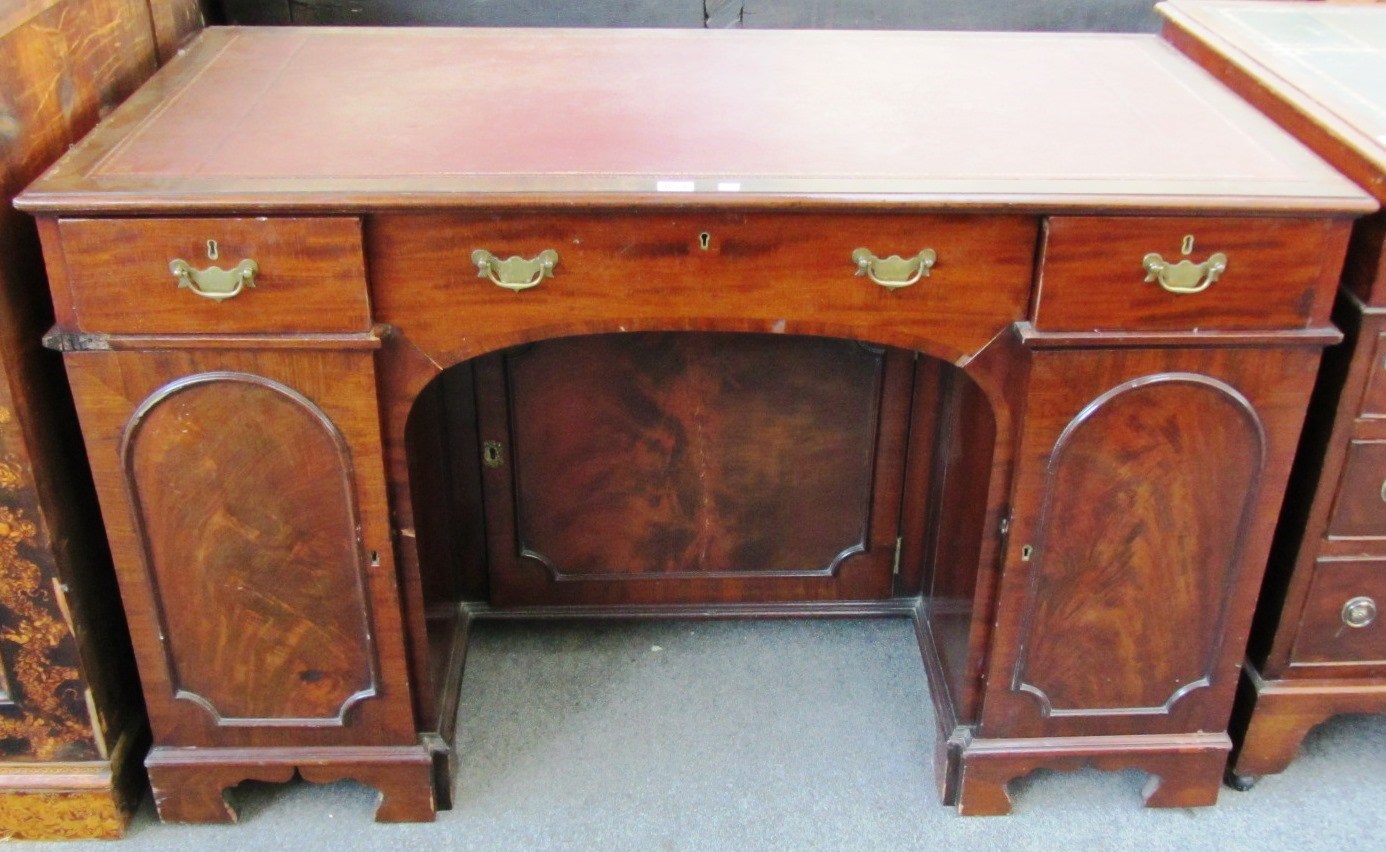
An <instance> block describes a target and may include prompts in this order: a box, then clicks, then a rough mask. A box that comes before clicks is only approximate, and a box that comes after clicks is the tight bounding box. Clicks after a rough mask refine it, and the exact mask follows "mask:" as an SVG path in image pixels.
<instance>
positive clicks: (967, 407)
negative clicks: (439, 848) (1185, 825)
mask: <svg viewBox="0 0 1386 852" xmlns="http://www.w3.org/2000/svg"><path fill="white" fill-rule="evenodd" d="M1094 68H1100V69H1102V70H1103V74H1102V75H1098V76H1094V75H1093V73H1092V71H1093V69H1094ZM709 69H715V70H714V71H713V72H712V73H708V72H709ZM974 71H975V73H974ZM1099 80H1106V81H1109V82H1110V83H1111V85H1110V86H1107V85H1099V83H1098V81H1099ZM807 93H812V95H811V96H809V95H808V94H807ZM22 203H23V205H24V206H25V207H26V208H27V209H28V210H30V211H33V212H34V213H35V214H36V215H37V216H38V218H39V222H40V228H41V230H42V232H43V235H44V244H45V251H46V256H47V261H48V265H49V272H50V276H51V278H52V280H53V282H54V298H55V302H56V304H57V306H58V310H57V314H58V316H57V326H56V328H55V329H54V330H53V332H52V334H50V336H49V342H50V345H52V346H54V347H57V348H61V349H63V350H64V351H65V352H66V353H67V355H66V359H67V364H68V368H69V374H70V377H71V380H72V383H73V388H74V393H75V395H76V398H77V402H78V407H79V409H80V412H81V418H82V428H83V433H84V436H85V438H86V441H87V449H88V453H89V456H90V459H91V462H92V465H93V469H94V471H95V473H96V478H97V481H98V487H99V490H100V494H101V500H102V507H103V510H104V512H105V514H106V520H107V525H108V530H109V534H110V537H111V542H112V545H113V548H114V550H115V552H116V554H117V561H118V566H119V570H120V575H121V592H122V597H123V599H124V602H125V605H126V608H127V611H128V612H129V614H130V619H131V623H132V627H133V630H134V634H135V643H136V649H137V653H138V654H139V656H140V663H141V672H142V676H143V681H144V688H145V694H146V698H147V700H148V702H149V705H150V713H151V717H152V720H153V726H154V731H155V737H156V747H155V749H154V750H153V752H152V753H151V755H150V758H149V761H148V766H149V768H150V774H151V778H152V781H153V784H154V786H155V788H156V791H157V792H158V801H159V805H160V813H161V814H162V815H163V816H164V818H166V819H175V820H220V819H227V818H229V812H228V811H227V809H226V805H225V803H224V801H223V799H222V795H221V793H222V790H223V789H224V788H226V787H227V786H229V785H233V784H235V783H237V782H239V781H241V780H243V779H245V778H259V779H266V780H275V779H286V778H288V777H290V776H291V775H292V774H293V773H294V772H295V771H298V772H300V773H302V774H303V776H304V777H306V778H308V779H309V780H327V779H332V778H339V777H351V778H355V779H357V780H360V781H363V782H365V783H368V784H371V785H374V786H376V787H378V788H379V789H380V790H381V791H382V793H383V795H384V800H383V804H382V807H381V810H380V812H379V817H380V818H381V819H426V818H429V817H430V816H431V814H432V813H433V810H434V808H435V806H436V805H437V804H439V803H440V802H441V803H446V798H447V796H448V795H449V794H450V788H449V783H448V767H449V762H450V759H451V756H450V746H449V743H448V741H449V739H450V731H451V727H452V723H453V718H452V717H453V714H454V712H455V706H456V689H457V683H458V681H459V679H460V677H461V671H462V661H463V659H464V657H465V649H466V640H467V631H468V627H469V625H470V624H471V623H472V622H473V621H474V620H475V619H477V618H542V617H555V616H559V617H586V616H593V617H595V616H602V617H613V616H621V617H669V616H673V617H690V616H695V617H755V616H789V615H798V616H860V615H881V616H892V615H893V616H901V617H910V618H913V619H914V620H915V623H916V625H917V627H918V633H919V638H920V647H921V651H922V652H923V658H924V662H925V669H926V672H927V674H928V677H929V679H930V684H931V690H932V693H933V696H934V699H935V703H936V705H937V708H938V718H939V720H940V731H939V734H938V744H939V745H938V751H937V754H936V766H937V769H938V775H939V781H940V789H941V793H942V797H943V799H944V801H946V802H949V803H957V804H958V805H959V807H960V809H961V810H962V811H963V812H964V813H998V812H1004V811H1006V810H1007V809H1008V808H1009V806H1010V802H1009V797H1008V795H1007V792H1006V784H1007V782H1008V781H1009V780H1010V779H1012V778H1014V777H1018V776H1019V775H1023V774H1025V773H1027V772H1029V771H1031V770H1033V769H1036V768H1040V767H1055V768H1068V767H1073V766H1078V765H1083V764H1086V763H1095V764H1097V765H1098V766H1101V767H1104V768H1118V767H1127V766H1134V767H1138V768H1140V769H1143V770H1145V771H1147V772H1149V773H1151V774H1152V775H1155V776H1157V777H1158V779H1159V782H1158V783H1157V784H1156V785H1154V786H1152V788H1151V792H1150V793H1149V796H1148V802H1149V803H1150V804H1153V805H1178V806H1185V805H1199V804H1208V803H1211V802H1212V801H1213V800H1214V799H1215V798H1216V795H1217V789H1218V784H1219V781H1220V778H1221V774H1222V768H1223V764H1224V763H1225V760H1226V755H1227V752H1228V749H1229V748H1230V741H1229V739H1228V737H1227V735H1226V733H1225V729H1226V722H1227V718H1228V714H1229V712H1230V708H1231V703H1232V698H1233V693H1234V690H1235V687H1236V683H1237V675H1238V669H1239V663H1240V660H1241V657H1242V652H1243V648H1244V644H1245V637H1246V632H1247V629H1248V627H1249V624H1250V618H1251V610H1252V606H1253V604H1254V599H1255V593H1256V589H1257V588H1258V586H1259V584H1260V580H1261V573H1262V566H1263V565H1264V562H1265V559H1266V554H1267V550H1268V548H1269V546H1270V535H1271V530H1272V528H1273V526H1274V522H1275V519H1276V516H1277V513H1278V509H1279V506H1280V503H1281V498H1282V496H1283V494H1284V489H1285V483H1286V477H1287V475H1288V472H1289V465H1290V461H1291V459H1292V456H1293V452H1294V448H1295V445H1296V442H1297V441H1298V438H1299V433H1300V427H1301V424H1302V422H1303V417H1304V412H1305V409H1306V406H1307V403H1308V396H1309V393H1310V390H1311V388H1312V385H1313V381H1312V379H1313V374H1314V371H1315V369H1316V367H1317V364H1318V362H1319V358H1320V352H1321V349H1322V348H1323V347H1324V346H1325V345H1327V344H1330V343H1332V342H1335V341H1336V340H1338V339H1339V337H1340V335H1339V333H1338V331H1337V330H1336V329H1335V328H1334V327H1333V325H1332V324H1331V323H1330V312H1331V310H1332V301H1333V294H1334V291H1335V287H1336V284H1337V280H1338V274H1339V271H1340V267H1341V262H1342V257H1343V252H1344V249H1345V246H1346V241H1347V237H1348V233H1349V229H1350V227H1351V219H1352V218H1353V217H1354V216H1356V215H1359V214H1361V213H1365V212H1369V211H1371V210H1373V209H1375V204H1374V202H1373V201H1372V200H1371V199H1370V198H1369V197H1367V196H1365V195H1363V194H1362V193H1361V192H1360V191H1359V190H1357V189H1356V188H1354V187H1353V186H1352V185H1351V184H1350V183H1348V182H1347V181H1345V180H1343V179H1342V178H1340V177H1338V176H1337V175H1336V174H1334V173H1333V172H1331V171H1330V170H1329V169H1328V168H1327V167H1326V166H1325V165H1324V164H1323V163H1322V162H1321V161H1319V160H1318V159H1317V158H1315V157H1314V156H1313V155H1312V154H1310V153H1309V152H1308V151H1307V150H1306V149H1304V148H1302V147H1300V146H1299V145H1298V144H1297V143H1295V142H1294V141H1293V140H1291V139H1290V138H1289V137H1288V136H1287V135H1285V134H1284V133H1283V132H1281V131H1279V130H1278V129H1276V128H1275V127H1274V125H1273V124H1272V123H1271V122H1269V121H1268V120H1266V119H1265V118H1263V117H1261V116H1259V115H1258V114H1256V113H1255V111H1254V110H1252V109H1251V108H1249V107H1247V106H1245V105H1243V104H1241V103H1240V102H1238V101H1237V100H1236V99H1235V98H1234V97H1233V96H1232V95H1231V94H1230V93H1229V92H1227V91H1225V90H1223V89H1221V88H1220V87H1219V86H1217V85H1216V83H1214V82H1213V81H1212V80H1211V79H1210V78H1208V77H1206V76H1205V75H1204V74H1203V73H1202V72H1200V71H1199V70H1198V69H1197V68H1196V67H1194V66H1193V65H1192V64H1191V63H1189V62H1187V61H1186V60H1184V59H1182V58H1181V57H1179V56H1178V54H1177V53H1176V52H1175V51H1174V50H1173V49H1171V48H1169V47H1167V46H1165V45H1163V44H1161V43H1160V42H1159V41H1157V40H1154V39H1148V38H1141V37H1112V38H1087V37H1076V38H1067V37H1058V38H1045V37H1029V36H995V35H992V36H964V35H936V34H919V33H914V34H884V33H855V34H854V33H771V32H761V33H749V32H747V33H679V32H663V33H654V32H643V33H642V32H604V33H592V32H580V31H524V32H508V31H486V30H478V31H420V32H403V31H388V32H387V31H372V30H363V31H352V32H347V31H305V30H292V29H290V30H274V31H254V30H236V29H227V30H213V31H209V32H208V33H207V34H206V35H204V36H203V37H202V39H201V40H200V41H199V42H198V43H197V44H196V45H195V46H194V47H193V48H192V49H191V50H190V51H189V53H188V54H187V55H186V56H184V57H182V59H180V61H179V62H178V63H176V64H175V65H174V66H172V67H171V68H170V69H169V71H168V72H167V73H165V74H163V75H162V76H160V77H159V78H157V79H156V80H155V81H154V83H153V84H151V85H150V86H149V87H147V88H146V89H145V90H144V91H143V92H141V93H140V94H139V95H137V97H136V99H135V100H134V101H133V102H132V104H131V106H130V107H128V108H127V109H125V110H122V111H121V112H119V113H117V114H116V115H114V116H112V117H111V119H110V120H109V121H108V122H107V123H106V124H105V125H103V127H102V128H101V129H99V130H98V131H97V133H95V134H94V135H93V136H92V137H90V138H89V139H88V140H86V141H85V142H84V143H83V144H82V145H81V146H79V147H78V148H76V149H75V150H74V151H73V152H72V153H71V154H70V156H69V157H68V158H67V159H66V160H64V161H63V162H62V163H61V164H60V165H59V166H58V168H57V169H56V170H54V171H53V172H51V173H50V174H49V175H48V176H47V177H45V178H44V179H43V180H42V181H41V182H39V183H38V184H36V185H35V186H34V187H31V189H30V190H29V192H28V193H27V194H26V195H25V196H24V198H23V199H22ZM461 795H463V796H465V795H467V794H466V791H462V793H461Z"/></svg>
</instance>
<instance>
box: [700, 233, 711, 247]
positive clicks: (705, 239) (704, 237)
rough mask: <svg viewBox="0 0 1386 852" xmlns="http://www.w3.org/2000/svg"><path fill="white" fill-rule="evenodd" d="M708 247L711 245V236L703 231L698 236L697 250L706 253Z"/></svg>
mask: <svg viewBox="0 0 1386 852" xmlns="http://www.w3.org/2000/svg"><path fill="white" fill-rule="evenodd" d="M710 245H712V234H709V233H708V232H707V231H703V232H702V233H701V234H699V235H698V248H700V249H702V250H703V251H707V249H708V246H710Z"/></svg>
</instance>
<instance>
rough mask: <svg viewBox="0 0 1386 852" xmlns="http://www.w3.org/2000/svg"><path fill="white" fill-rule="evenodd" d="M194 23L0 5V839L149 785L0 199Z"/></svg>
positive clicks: (57, 831) (78, 816) (155, 11)
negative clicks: (143, 770) (142, 766)
mask: <svg viewBox="0 0 1386 852" xmlns="http://www.w3.org/2000/svg"><path fill="white" fill-rule="evenodd" d="M200 25H201V12H200V11H199V9H198V6H197V4H196V3H194V2H187V0H154V2H150V3H146V2H144V0H83V2H77V0H11V2H5V3H0V365H3V378H0V837H4V838H6V839H8V838H16V839H18V838H56V837H111V836H117V835H119V834H120V833H121V830H122V828H123V826H124V823H125V820H126V817H127V812H128V809H129V807H130V805H131V804H132V803H133V802H134V801H136V800H137V799H138V796H139V791H140V790H141V789H142V785H143V773H142V772H141V771H140V760H141V758H142V757H143V756H144V748H145V746H146V745H147V742H148V734H147V730H146V727H145V722H144V711H143V708H142V707H141V702H140V698H139V691H138V688H137V683H136V675H135V670H134V659H133V656H132V654H131V651H130V645H129V639H128V637H127V635H126V630H125V622H124V616H123V614H122V612H121V609H120V605H119V601H118V599H117V595H116V591H115V576H114V573H113V572H112V569H111V565H110V556H109V553H108V550H107V547H106V543H105V537H104V535H103V534H102V530H101V522H100V517H99V515H98V512H97V508H96V504H95V499H94V497H95V495H94V492H93V490H92V485H91V479H90V474H89V472H88V471H87V469H86V464H85V461H84V459H83V453H82V449H81V438H80V436H79V435H78V434H77V428H76V413H75V412H74V411H73V409H72V400H71V397H70V395H69V392H68V389H67V381H66V378H65V376H64V375H63V371H62V365H61V359H59V358H55V357H53V353H51V352H46V351H45V350H44V349H43V348H42V347H41V346H40V345H39V340H40V338H41V337H42V335H43V333H44V331H45V330H46V329H47V328H48V327H49V326H51V324H52V322H53V309H52V306H51V303H50V301H49V296H48V288H47V286H46V284H45V282H44V278H43V269H42V260H41V256H40V250H39V245H38V237H37V234H36V233H35V230H34V224H33V220H32V219H30V218H29V217H28V216H24V215H23V214H20V213H18V212H17V211H15V210H14V209H13V208H12V207H11V206H10V200H11V198H12V197H13V196H14V195H15V194H16V193H17V192H18V191H19V190H20V189H21V188H23V186H24V185H25V184H27V183H28V182H29V181H31V180H33V179H34V178H35V177H36V176H37V175H38V174H39V173H40V172H41V171H42V170H43V169H44V168H45V167H47V166H48V165H49V164H50V163H51V162H52V161H53V160H54V159H56V158H57V156H58V155H59V154H61V153H62V152H63V151H64V150H66V148H67V146H68V145H70V144H72V143H73V142H75V141H76V140H77V139H79V138H80V137H81V136H82V135H83V134H85V133H86V132H87V131H88V130H89V129H90V128H91V127H92V126H93V125H94V124H95V123H96V121H97V119H98V118H99V117H100V116H101V115H102V114H104V113H105V112H106V111H108V110H109V109H110V108H112V107H114V106H115V105H116V104H117V103H119V102H120V101H121V100H122V99H123V98H124V97H125V96H126V95H128V94H129V93H130V92H131V91H133V90H134V89H135V87H136V86H137V85H138V84H139V83H140V82H142V81H143V80H144V79H145V78H146V77H148V76H149V75H150V74H151V73H152V72H153V71H154V69H155V67H156V66H157V65H158V63H159V62H160V61H161V60H162V59H167V58H168V57H170V56H172V55H173V53H174V50H175V48H176V46H177V44H178V43H179V42H180V41H181V40H182V38H183V37H184V36H186V35H188V34H189V33H191V32H192V31H193V30H195V29H196V28H197V27H199V26H200Z"/></svg>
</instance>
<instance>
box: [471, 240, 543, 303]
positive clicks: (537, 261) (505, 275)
mask: <svg viewBox="0 0 1386 852" xmlns="http://www.w3.org/2000/svg"><path fill="white" fill-rule="evenodd" d="M472 263H475V264H476V277H478V278H490V279H491V283H493V284H495V285H496V286H497V287H504V288H505V289H507V290H511V291H513V292H516V293H518V292H520V291H521V290H528V289H529V288H531V287H536V286H538V284H539V282H540V281H543V280H544V279H545V278H552V277H553V268H554V267H555V266H557V265H558V252H556V251H554V250H553V249H544V250H543V251H541V252H539V254H537V255H535V256H534V257H530V258H524V257H519V256H518V255H517V256H515V257H508V258H506V259H505V260H501V259H500V258H498V257H496V256H495V255H494V254H491V253H490V252H489V251H486V250H485V249H477V250H476V251H474V252H472Z"/></svg>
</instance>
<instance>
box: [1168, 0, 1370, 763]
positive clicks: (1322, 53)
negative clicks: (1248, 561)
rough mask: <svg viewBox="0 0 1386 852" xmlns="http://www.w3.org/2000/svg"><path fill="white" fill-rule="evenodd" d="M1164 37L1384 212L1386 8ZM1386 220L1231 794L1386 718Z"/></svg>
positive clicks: (1238, 17) (1266, 614)
mask: <svg viewBox="0 0 1386 852" xmlns="http://www.w3.org/2000/svg"><path fill="white" fill-rule="evenodd" d="M1161 11H1162V12H1163V13H1164V15H1165V16H1166V17H1167V18H1168V19H1169V24H1168V26H1167V27H1166V30H1165V37H1166V38H1168V39H1169V40H1170V41H1171V42H1172V43H1174V44H1175V45H1177V46H1178V47H1179V48H1180V49H1182V50H1183V51H1185V52H1186V53H1187V54H1188V55H1189V56H1190V57H1192V58H1194V59H1195V60H1197V61H1198V62H1199V63H1200V64H1202V65H1203V66H1204V67H1206V68H1208V69H1209V70H1210V71H1212V72H1213V73H1214V74H1216V75H1217V76H1218V77H1219V78H1221V79H1222V80H1224V81H1225V82H1226V83H1227V84H1228V85H1230V86H1232V87H1233V88H1234V89H1235V90H1236V91H1237V92H1238V93H1240V94H1241V95H1242V96H1243V97H1245V98H1246V99H1247V100H1249V101H1250V102H1251V103H1253V104H1255V105H1257V106H1258V107H1260V108H1261V109H1262V110H1264V111H1265V112H1266V114H1268V115H1270V116H1272V117H1273V118H1275V119H1276V120H1277V121H1279V122H1280V123H1281V124H1282V125H1283V126H1284V127H1286V128H1287V129H1289V130H1290V131H1292V132H1294V133H1295V134H1296V135H1297V136H1299V137H1300V138H1301V139H1302V140H1303V141H1304V142H1305V143H1306V144H1308V145H1309V146H1311V147H1312V148H1313V149H1314V150H1315V151H1317V152H1318V153H1319V154H1320V155H1322V156H1323V157H1324V158H1325V159H1327V160H1328V161H1329V162H1330V163H1332V164H1333V165H1334V166H1335V167H1337V168H1338V169H1340V170H1341V171H1342V172H1343V173H1344V174H1346V175H1348V176H1350V177H1352V178H1353V179H1354V180H1356V181H1357V182H1358V183H1359V184H1360V185H1361V186H1363V187H1365V188H1366V189H1367V190H1368V191H1369V192H1371V193H1373V194H1374V195H1375V196H1376V197H1377V198H1378V199H1386V7H1382V6H1348V5H1342V6H1331V5H1322V4H1309V3H1228V2H1220V3H1218V2H1191V0H1176V2H1173V3H1170V4H1168V5H1165V6H1162V7H1161ZM1384 246H1386V215H1383V214H1381V213H1378V214H1376V215H1375V216H1370V217H1367V218H1365V219H1363V220H1361V221H1360V222H1359V223H1358V225H1357V227H1356V229H1355V230H1354V233H1353V239H1352V248H1351V252H1350V254H1349V259H1348V264H1347V272H1346V274H1345V276H1344V278H1343V285H1342V292H1341V294H1340V296H1339V300H1338V302H1339V303H1338V308H1337V311H1336V313H1335V321H1336V323H1337V324H1338V326H1339V327H1340V328H1342V329H1343V330H1344V331H1345V332H1346V333H1347V340H1346V342H1345V343H1344V344H1343V345H1342V346H1341V347H1339V348H1337V349H1335V350H1333V351H1332V353H1331V355H1330V357H1329V358H1327V359H1326V360H1325V363H1324V367H1323V370H1322V372H1321V374H1320V377H1319V385H1318V388H1317V389H1316V391H1315V401H1314V412H1313V417H1312V420H1311V422H1310V427H1309V428H1308V429H1307V430H1306V433H1305V440H1304V443H1303V446H1302V448H1301V450H1300V458H1299V461H1298V462H1297V463H1296V469H1295V474H1294V479H1293V480H1292V482H1293V485H1292V488H1291V496H1292V498H1294V499H1292V500H1291V501H1289V502H1288V503H1287V505H1286V509H1285V513H1284V515H1283V517H1282V520H1281V525H1280V530H1279V532H1278V533H1277V537H1276V546H1275V549H1274V551H1273V553H1272V560H1271V564H1270V569H1269V571H1268V573H1267V579H1266V586H1265V590H1264V592H1263V593H1262V601H1261V605H1260V610H1259V612H1258V615H1257V620H1256V629H1255V632H1254V634H1253V636H1252V642H1251V650H1250V656H1249V659H1248V662H1247V674H1246V685H1245V693H1246V694H1245V695H1244V697H1243V700H1242V702H1241V705H1240V708H1239V716H1240V719H1239V722H1238V730H1239V733H1240V735H1241V736H1240V748H1239V751H1238V753H1237V756H1236V759H1235V763H1234V766H1233V771H1234V774H1235V776H1236V777H1235V778H1234V782H1235V783H1236V784H1237V785H1239V786H1243V787H1245V786H1248V785H1250V784H1251V783H1252V782H1253V781H1254V780H1255V777H1256V776H1260V775H1265V774H1268V773H1274V772H1279V771H1281V770H1283V769H1284V768H1285V766H1286V765H1287V764H1288V763H1289V762H1290V761H1291V760H1292V759H1293V758H1294V756H1295V753H1296V752H1297V751H1298V750H1299V745H1300V742H1301V740H1303V738H1304V735H1305V734H1306V733H1307V732H1308V731H1309V729H1310V728H1312V727H1313V726H1315V725H1317V724H1319V723H1320V722H1322V721H1324V720H1325V719H1327V718H1329V717H1331V716H1333V715H1335V714H1338V713H1354V712H1378V713H1379V712H1383V711H1386V621H1383V619H1382V618H1381V617H1380V616H1379V613H1378V607H1381V606H1386V453H1383V448H1384V447H1386V429H1383V428H1382V427H1383V425H1386V422H1383V420H1382V418H1383V417H1386V252H1384V251H1383V247H1384Z"/></svg>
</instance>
